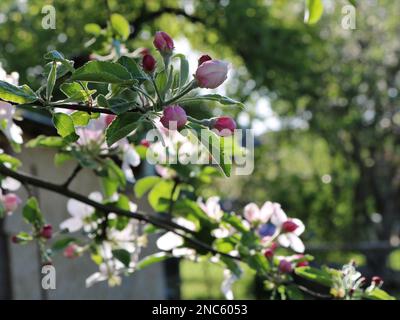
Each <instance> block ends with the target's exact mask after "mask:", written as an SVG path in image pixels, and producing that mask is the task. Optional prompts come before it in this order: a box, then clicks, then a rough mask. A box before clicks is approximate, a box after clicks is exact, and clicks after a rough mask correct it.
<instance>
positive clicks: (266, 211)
mask: <svg viewBox="0 0 400 320" xmlns="http://www.w3.org/2000/svg"><path fill="white" fill-rule="evenodd" d="M278 210H281V207H280V204H279V203H274V202H270V201H267V202H265V203H264V205H263V206H262V207H261V209H260V208H259V207H258V206H257V205H256V204H255V203H249V204H248V205H246V206H245V207H244V212H243V214H244V217H245V218H246V219H247V221H249V222H250V223H267V222H268V221H269V219H270V218H271V217H272V215H273V214H274V213H275V212H276V211H278Z"/></svg>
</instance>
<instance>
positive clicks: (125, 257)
mask: <svg viewBox="0 0 400 320" xmlns="http://www.w3.org/2000/svg"><path fill="white" fill-rule="evenodd" d="M112 254H113V256H114V258H115V259H118V260H119V261H121V262H122V263H123V264H124V266H125V267H129V264H130V263H131V254H130V253H129V252H128V251H126V250H124V249H116V250H113V251H112Z"/></svg>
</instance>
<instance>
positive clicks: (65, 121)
mask: <svg viewBox="0 0 400 320" xmlns="http://www.w3.org/2000/svg"><path fill="white" fill-rule="evenodd" d="M53 123H54V126H55V127H56V129H57V133H58V134H59V135H60V136H61V137H63V138H64V141H65V142H67V143H70V142H75V141H76V140H78V139H79V136H78V135H77V134H76V133H75V127H74V121H73V120H72V118H71V117H70V116H69V115H67V114H65V113H61V112H59V113H55V114H53Z"/></svg>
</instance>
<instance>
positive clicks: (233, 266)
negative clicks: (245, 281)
mask: <svg viewBox="0 0 400 320" xmlns="http://www.w3.org/2000/svg"><path fill="white" fill-rule="evenodd" d="M220 260H221V261H222V262H223V263H224V264H225V265H226V266H227V268H228V269H229V270H230V271H231V272H232V273H233V274H234V275H235V276H237V277H238V278H240V277H241V275H242V273H243V271H242V269H241V268H240V266H239V264H238V263H237V262H236V261H235V260H233V259H231V258H228V257H225V256H221V257H220Z"/></svg>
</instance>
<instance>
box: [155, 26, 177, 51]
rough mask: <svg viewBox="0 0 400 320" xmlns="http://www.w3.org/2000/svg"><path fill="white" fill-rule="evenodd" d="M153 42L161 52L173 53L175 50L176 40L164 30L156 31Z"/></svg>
mask: <svg viewBox="0 0 400 320" xmlns="http://www.w3.org/2000/svg"><path fill="white" fill-rule="evenodd" d="M153 44H154V46H155V47H156V48H157V50H158V51H160V53H161V54H171V53H172V50H174V41H173V40H172V38H171V37H170V36H169V35H168V34H167V33H165V32H164V31H157V32H156V35H155V36H154V41H153Z"/></svg>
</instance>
